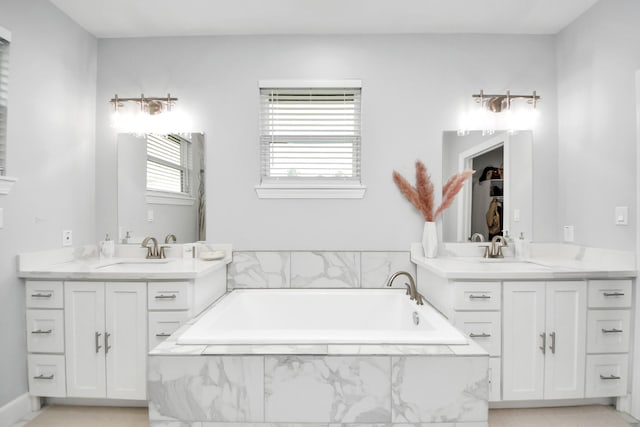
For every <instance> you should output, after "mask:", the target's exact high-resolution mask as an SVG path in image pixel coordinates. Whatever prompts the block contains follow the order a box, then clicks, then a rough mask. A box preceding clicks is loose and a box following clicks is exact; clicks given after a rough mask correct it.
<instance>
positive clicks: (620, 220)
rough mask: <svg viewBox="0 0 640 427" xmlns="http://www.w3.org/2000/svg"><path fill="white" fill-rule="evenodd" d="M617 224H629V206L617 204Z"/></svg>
mask: <svg viewBox="0 0 640 427" xmlns="http://www.w3.org/2000/svg"><path fill="white" fill-rule="evenodd" d="M614 224H615V225H629V207H627V206H617V207H616V219H615V222H614Z"/></svg>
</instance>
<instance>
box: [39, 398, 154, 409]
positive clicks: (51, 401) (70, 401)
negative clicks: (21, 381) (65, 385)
mask: <svg viewBox="0 0 640 427" xmlns="http://www.w3.org/2000/svg"><path fill="white" fill-rule="evenodd" d="M45 402H46V404H47V405H60V406H63V405H72V406H123V407H134V408H143V407H147V406H148V402H147V401H146V400H125V399H97V398H84V397H47V398H46V399H45Z"/></svg>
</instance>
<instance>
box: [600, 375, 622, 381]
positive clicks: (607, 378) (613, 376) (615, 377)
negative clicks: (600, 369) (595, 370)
mask: <svg viewBox="0 0 640 427" xmlns="http://www.w3.org/2000/svg"><path fill="white" fill-rule="evenodd" d="M600 379H601V380H619V379H620V377H617V376H615V375H609V376H608V377H606V376H604V375H602V374H600Z"/></svg>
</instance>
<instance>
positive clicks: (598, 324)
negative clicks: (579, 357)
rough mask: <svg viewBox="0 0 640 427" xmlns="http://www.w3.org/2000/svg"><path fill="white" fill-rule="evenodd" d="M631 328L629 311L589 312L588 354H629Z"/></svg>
mask: <svg viewBox="0 0 640 427" xmlns="http://www.w3.org/2000/svg"><path fill="white" fill-rule="evenodd" d="M630 328H631V313H630V311H629V310H589V312H588V313H587V353H626V352H628V351H629V335H630V332H631V330H630Z"/></svg>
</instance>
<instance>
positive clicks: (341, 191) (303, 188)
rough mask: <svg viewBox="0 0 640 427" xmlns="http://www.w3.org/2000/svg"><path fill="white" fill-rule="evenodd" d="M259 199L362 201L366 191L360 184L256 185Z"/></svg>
mask: <svg viewBox="0 0 640 427" xmlns="http://www.w3.org/2000/svg"><path fill="white" fill-rule="evenodd" d="M255 188H256V193H257V194H258V198H259V199H362V198H364V193H365V191H366V190H367V187H366V186H365V185H361V184H292V183H289V184H286V183H277V184H276V183H269V184H261V185H256V187H255Z"/></svg>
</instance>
